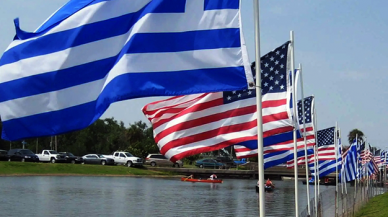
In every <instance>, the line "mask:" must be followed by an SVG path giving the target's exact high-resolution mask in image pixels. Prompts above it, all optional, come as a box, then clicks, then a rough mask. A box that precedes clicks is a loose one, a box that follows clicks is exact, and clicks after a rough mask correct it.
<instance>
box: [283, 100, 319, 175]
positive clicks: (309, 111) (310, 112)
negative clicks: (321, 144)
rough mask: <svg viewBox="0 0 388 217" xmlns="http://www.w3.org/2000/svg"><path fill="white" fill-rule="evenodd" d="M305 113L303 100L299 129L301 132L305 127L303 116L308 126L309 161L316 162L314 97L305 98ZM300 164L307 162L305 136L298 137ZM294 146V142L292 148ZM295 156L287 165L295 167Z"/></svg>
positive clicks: (299, 109) (300, 109)
mask: <svg viewBox="0 0 388 217" xmlns="http://www.w3.org/2000/svg"><path fill="white" fill-rule="evenodd" d="M303 104H304V115H303V112H302V111H303V110H302V101H299V102H298V107H297V108H298V123H299V130H300V131H301V132H303V131H304V127H303V117H304V118H305V127H306V144H307V162H308V163H309V164H310V163H314V145H315V129H314V97H313V96H310V97H306V98H305V99H304V102H303ZM297 141H298V143H297V145H298V165H304V164H305V162H306V161H305V150H304V147H305V143H304V138H303V137H302V138H298V140H297ZM293 149H294V147H293V144H292V150H291V151H293ZM293 158H294V157H293V156H292V160H289V161H287V167H288V168H293V167H294V159H293Z"/></svg>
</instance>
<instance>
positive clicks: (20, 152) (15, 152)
mask: <svg viewBox="0 0 388 217" xmlns="http://www.w3.org/2000/svg"><path fill="white" fill-rule="evenodd" d="M7 155H8V161H21V162H25V161H29V162H39V157H38V156H36V154H34V152H32V151H31V150H29V149H11V150H9V151H8V153H7Z"/></svg>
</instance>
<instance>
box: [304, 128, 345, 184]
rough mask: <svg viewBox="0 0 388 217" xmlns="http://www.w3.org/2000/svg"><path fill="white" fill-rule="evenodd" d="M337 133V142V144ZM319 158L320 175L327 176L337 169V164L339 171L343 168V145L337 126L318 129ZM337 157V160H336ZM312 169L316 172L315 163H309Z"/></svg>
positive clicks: (312, 171)
mask: <svg viewBox="0 0 388 217" xmlns="http://www.w3.org/2000/svg"><path fill="white" fill-rule="evenodd" d="M335 133H337V141H336V142H337V144H338V147H336V144H335V138H336V137H335ZM317 139H318V142H317V146H318V147H317V152H318V153H317V158H318V172H319V177H323V176H327V175H328V174H330V173H333V172H335V171H336V165H337V169H338V171H340V170H341V165H342V153H341V152H342V145H341V138H340V137H339V134H338V131H337V130H336V128H335V127H330V128H327V129H323V130H318V131H317ZM336 148H337V150H338V153H337V154H338V155H337V156H338V159H337V157H336V153H335V152H336V151H335V149H336ZM336 159H337V160H336ZM309 167H310V171H311V173H312V174H315V173H314V164H313V163H312V164H309Z"/></svg>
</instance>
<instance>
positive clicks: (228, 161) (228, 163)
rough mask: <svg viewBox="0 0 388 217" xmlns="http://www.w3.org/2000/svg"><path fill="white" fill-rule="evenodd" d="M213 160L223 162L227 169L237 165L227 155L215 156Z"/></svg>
mask: <svg viewBox="0 0 388 217" xmlns="http://www.w3.org/2000/svg"><path fill="white" fill-rule="evenodd" d="M215 160H216V161H218V162H220V163H223V164H225V167H226V168H227V169H228V168H233V167H237V164H236V162H234V160H233V159H231V158H229V157H216V159H215Z"/></svg>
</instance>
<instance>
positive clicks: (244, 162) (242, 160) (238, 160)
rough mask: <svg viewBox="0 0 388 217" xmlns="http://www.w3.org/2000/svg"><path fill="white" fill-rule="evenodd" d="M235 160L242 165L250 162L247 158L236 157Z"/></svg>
mask: <svg viewBox="0 0 388 217" xmlns="http://www.w3.org/2000/svg"><path fill="white" fill-rule="evenodd" d="M234 162H235V163H236V164H237V165H242V164H246V163H248V161H247V159H246V158H241V159H235V160H234Z"/></svg>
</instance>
